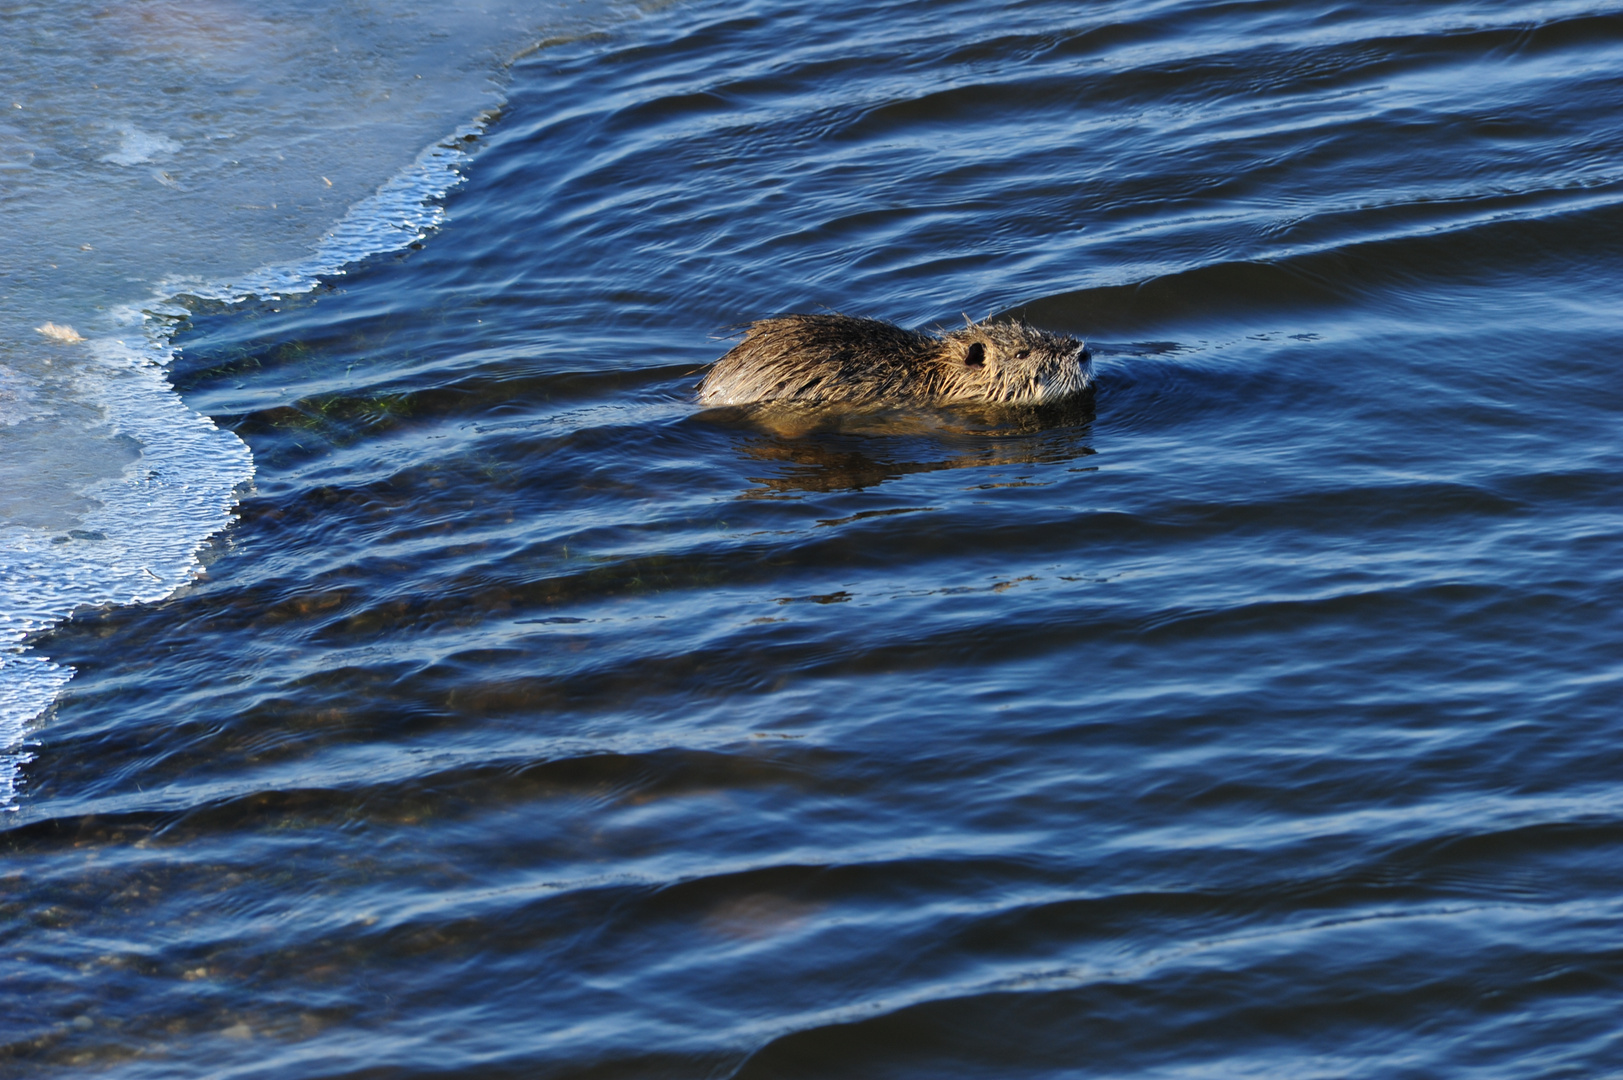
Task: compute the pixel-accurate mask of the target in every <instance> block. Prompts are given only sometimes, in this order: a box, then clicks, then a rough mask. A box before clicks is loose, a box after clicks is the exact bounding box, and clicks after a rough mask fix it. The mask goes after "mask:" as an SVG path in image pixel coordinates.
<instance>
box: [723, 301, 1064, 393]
mask: <svg viewBox="0 0 1623 1080" xmlns="http://www.w3.org/2000/svg"><path fill="white" fill-rule="evenodd" d="M1092 375H1093V372H1092V367H1091V364H1090V357H1089V355H1088V351H1087V348H1086V347H1085V346H1084V345H1083V344H1082V343H1081V342H1080V341H1077V340H1076V339H1075V338H1070V337H1064V336H1062V335H1060V334H1050V333H1048V332H1047V331H1044V330H1038V329H1036V328H1035V327H1032V326H1027V325H1026V324H1025V323H1023V322H1016V323H1007V322H999V323H994V322H990V321H986V322H978V323H971V324H969V325H968V326H965V327H964V328H962V329H960V330H953V331H950V332H948V333H944V334H941V335H939V336H937V335H932V334H924V333H920V332H918V331H916V330H904V329H902V328H901V327H899V326H896V325H894V324H892V323H888V322H882V321H880V320H879V319H855V318H852V317H851V316H849V315H782V316H779V317H777V318H774V319H762V320H760V321H759V322H756V323H752V324H751V325H750V328H749V330H748V331H747V332H746V333H745V335H744V340H743V341H741V342H739V343H738V345H737V346H735V347H734V348H733V349H732V351H731V352H729V353H728V354H727V355H726V356H723V357H722V358H721V359H720V360H718V361H716V366H715V367H713V368H711V369H710V374H708V375H706V376H705V377H704V381H703V382H702V383H700V384H699V402H700V404H703V405H744V404H748V403H750V402H757V401H785V402H798V403H802V404H807V405H815V404H820V403H828V402H851V403H855V404H910V405H918V404H928V403H937V404H940V403H948V402H999V403H1008V404H1015V405H1041V404H1046V403H1049V402H1055V401H1059V400H1061V399H1064V398H1068V397H1071V396H1073V395H1075V394H1079V393H1081V392H1082V391H1083V390H1085V389H1086V388H1087V385H1088V383H1089V381H1090V380H1091V379H1092Z"/></svg>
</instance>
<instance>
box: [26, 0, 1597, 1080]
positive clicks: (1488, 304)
mask: <svg viewBox="0 0 1623 1080" xmlns="http://www.w3.org/2000/svg"><path fill="white" fill-rule="evenodd" d="M1620 118H1623V7H1620V6H1618V5H1616V4H1605V3H1551V4H1536V5H1535V4H1526V3H1466V2H1458V3H1439V4H1430V5H1420V6H1416V5H1407V4H1382V3H1374V2H1358V3H1335V4H1332V3H1310V4H1302V3H1286V2H1283V0H1256V2H1244V3H1240V2H1234V3H1215V4H1213V3H1190V2H1187V0H1182V2H1166V3H1150V4H1145V3H1132V4H1128V3H1100V4H1093V5H1085V6H1084V5H1076V4H1071V3H1061V2H1049V0H1028V2H1005V3H992V4H988V3H968V2H962V3H960V2H956V0H946V2H943V0H931V2H929V3H924V2H909V0H881V2H876V3H867V4H855V3H827V4H820V5H811V6H803V5H795V4H788V3H782V2H779V0H746V2H742V3H740V2H737V0H733V2H729V3H713V2H710V0H690V2H682V3H676V4H672V5H666V6H661V7H657V8H653V9H650V10H647V11H645V12H644V13H642V15H641V16H640V17H637V18H634V19H629V20H626V21H623V22H619V23H612V24H611V23H605V28H604V30H603V31H602V32H601V33H594V34H586V35H581V36H575V37H570V38H567V39H563V40H558V41H553V42H548V43H546V44H545V47H542V48H539V49H537V50H536V51H534V52H532V53H530V54H528V55H527V56H526V57H525V58H523V59H522V60H520V61H519V62H518V63H517V65H516V66H515V69H514V71H513V73H512V84H511V88H510V92H509V99H508V103H507V105H506V107H505V110H504V112H503V113H502V115H501V116H500V118H499V119H498V120H497V121H496V122H495V123H494V124H493V125H492V126H491V127H490V128H489V129H488V130H487V131H486V133H485V134H484V135H483V136H481V137H480V139H479V140H478V141H479V144H480V146H481V147H482V149H479V150H478V151H477V153H476V154H475V155H474V156H473V157H472V158H471V161H470V163H469V165H468V166H467V177H468V179H467V182H466V184H465V185H464V186H463V187H461V188H460V189H458V190H457V191H456V192H455V193H453V194H452V195H451V196H450V198H449V202H448V204H447V207H446V210H447V220H446V224H445V225H444V226H443V228H441V229H440V230H439V231H438V232H437V233H436V234H435V235H433V236H432V237H430V238H429V239H428V240H427V241H426V242H425V243H424V244H422V245H421V247H420V249H418V250H407V251H404V252H402V253H400V254H398V255H390V256H386V257H380V258H378V259H375V260H373V261H372V262H370V263H368V264H366V265H364V266H360V267H356V268H353V269H352V272H351V273H350V274H349V275H347V276H346V277H345V278H343V279H338V280H335V281H333V282H331V283H330V284H329V285H327V286H325V287H323V288H321V289H318V290H316V291H315V292H312V293H308V294H304V295H300V296H285V297H284V296H278V297H265V298H258V299H255V300H250V301H248V302H245V303H242V304H236V305H223V304H220V303H218V302H212V301H202V300H196V301H193V302H192V303H191V309H192V315H191V319H190V321H189V323H188V325H187V326H186V328H185V329H183V331H182V332H181V335H180V337H179V339H178V340H179V342H180V344H181V345H182V347H183V351H182V355H181V358H180V359H179V360H178V361H177V363H176V365H175V367H174V369H173V371H172V372H171V376H172V378H173V380H174V382H175V384H176V386H177V388H178V389H179V390H180V392H181V393H182V395H183V396H184V398H185V400H186V401H187V403H188V404H190V405H191V406H192V407H193V408H195V409H197V410H199V411H201V412H202V413H204V414H206V415H208V416H210V417H213V418H214V419H215V420H216V421H217V422H218V423H220V424H221V425H222V426H225V427H228V428H229V429H231V430H232V431H234V432H236V434H237V435H238V436H240V437H241V438H242V439H244V440H245V441H246V442H247V444H248V445H249V446H250V448H251V449H252V451H253V454H254V458H255V461H256V466H257V469H258V474H257V479H256V483H255V487H254V489H253V490H252V491H251V492H250V493H249V494H248V495H247V497H246V498H245V499H244V501H243V502H242V504H241V506H240V509H239V512H238V517H239V520H238V523H237V524H236V525H235V526H234V527H233V528H231V529H230V530H228V531H227V532H225V533H223V534H221V535H219V536H218V537H217V538H216V540H215V541H214V544H213V547H212V549H211V551H210V552H209V560H208V561H209V565H208V571H207V574H206V576H205V577H204V578H203V579H201V580H200V581H199V582H197V583H196V584H195V585H194V586H192V587H190V588H189V589H187V590H184V591H183V592H182V593H180V594H178V595H176V596H174V597H173V598H171V599H169V600H167V601H165V602H162V603H158V604H152V605H147V606H142V607H120V608H109V609H106V610H96V611H88V612H82V613H81V614H80V615H79V616H78V617H76V618H75V619H74V620H72V621H71V622H70V623H68V624H66V625H64V626H63V627H61V628H60V629H58V630H56V631H55V632H54V633H52V634H51V635H49V637H48V638H47V639H45V640H44V641H43V642H42V643H41V647H42V648H48V650H49V651H50V653H51V655H52V656H54V657H58V658H60V659H61V660H62V661H63V662H65V663H71V664H72V665H73V666H74V667H75V668H76V669H77V670H78V672H79V674H78V676H77V678H76V679H75V681H74V682H73V683H72V684H70V686H69V688H68V690H67V691H66V693H65V694H64V696H63V697H62V698H61V700H60V701H59V703H58V705H57V706H56V707H55V709H54V710H53V711H52V712H51V713H50V714H49V715H48V716H47V717H46V718H45V721H44V722H43V723H42V725H41V726H40V727H39V729H38V730H37V732H36V740H37V744H38V745H37V747H36V748H35V752H36V754H37V760H36V761H35V762H33V763H32V764H31V765H29V766H28V770H27V779H26V782H27V786H26V788H25V791H24V795H23V800H22V806H21V809H20V811H19V812H18V813H16V814H14V815H11V816H10V817H8V818H7V819H6V820H5V821H4V822H3V823H0V824H3V826H4V830H3V832H0V844H3V850H4V852H5V854H4V863H3V867H4V869H3V872H4V873H5V875H6V877H5V879H4V880H5V882H6V887H5V892H4V896H5V900H4V908H3V918H4V920H5V921H4V923H3V927H4V934H5V937H4V941H5V948H4V949H3V950H0V1005H3V1009H0V1011H3V1013H4V1014H5V1015H6V1016H7V1017H8V1020H7V1021H6V1026H7V1027H9V1029H10V1031H11V1034H10V1035H9V1036H7V1041H6V1042H5V1043H4V1045H3V1047H0V1054H3V1055H5V1056H6V1057H8V1058H9V1063H10V1064H12V1065H15V1066H17V1067H18V1068H20V1069H21V1070H22V1071H23V1072H24V1073H25V1074H37V1075H58V1074H62V1075H67V1074H69V1073H73V1074H74V1075H84V1074H86V1073H88V1074H91V1075H106V1076H117V1077H191V1076H196V1077H203V1076H209V1077H219V1076H229V1077H261V1076H263V1077H277V1078H286V1077H384V1076H388V1077H430V1076H479V1077H583V1078H584V1077H621V1076H624V1077H633V1076H635V1077H650V1076H669V1077H719V1076H736V1077H750V1078H754V1077H790V1076H806V1077H813V1076H816V1077H930V1078H939V1077H954V1076H962V1077H989V1078H990V1077H997V1078H1010V1077H1092V1076H1099V1077H1107V1076H1108V1077H1121V1076H1143V1077H1214V1078H1215V1077H1224V1078H1228V1077H1264V1076H1268V1077H1289V1078H1292V1080H1302V1078H1309V1077H1382V1078H1387V1077H1417V1078H1418V1077H1479V1076H1480V1077H1490V1076H1491V1077H1504V1076H1516V1077H1557V1076H1563V1077H1564V1076H1600V1075H1605V1074H1608V1073H1610V1072H1614V1071H1618V1070H1620V1069H1623V1042H1620V1029H1619V1025H1618V1023H1617V1016H1618V1008H1619V1004H1620V996H1623V995H1620V991H1623V952H1620V949H1619V945H1618V942H1619V941H1620V940H1623V786H1620V784H1619V779H1620V777H1623V712H1620V708H1619V704H1618V703H1619V701H1620V700H1623V615H1620V611H1623V481H1620V480H1619V476H1620V474H1623V446H1620V440H1619V431H1620V423H1619V421H1620V418H1623V389H1620V386H1619V381H1618V379H1617V378H1616V374H1615V369H1616V362H1615V353H1616V347H1617V343H1618V341H1619V340H1620V339H1623V308H1620V307H1619V305H1618V303H1617V301H1616V297H1617V296H1618V295H1619V289H1620V287H1623V119H1620ZM823 309H830V310H836V311H843V312H847V313H849V314H855V315H870V316H877V317H882V318H888V319H892V320H895V321H897V322H900V323H903V324H905V325H909V326H931V325H953V324H957V323H960V322H961V321H962V319H963V318H964V317H965V315H967V316H969V317H970V318H982V317H985V316H987V315H991V314H998V315H1005V316H1006V315H1012V314H1019V315H1023V316H1024V317H1026V318H1028V319H1030V320H1031V321H1033V322H1035V323H1037V324H1039V325H1042V326H1045V327H1048V328H1050V329H1053V330H1057V331H1064V332H1067V333H1072V334H1076V335H1078V336H1082V337H1085V338H1087V339H1088V341H1089V342H1090V344H1091V347H1092V349H1093V351H1094V355H1095V366H1096V370H1097V387H1096V390H1095V392H1094V393H1093V394H1091V395H1090V396H1089V397H1088V398H1086V399H1085V400H1083V401H1080V402H1077V403H1074V405H1073V407H1071V408H1069V409H1067V410H1064V411H1063V412H1062V413H1061V414H1059V415H1044V416H1035V417H1026V418H1024V419H1020V418H1007V417H1006V418H1003V419H992V420H988V419H987V418H985V417H974V416H966V415H963V414H955V413H952V412H949V411H940V412H934V411H929V410H924V411H917V412H913V413H909V414H906V415H898V414H884V415H878V416H875V415H855V414H853V415H849V416H842V417H837V418H834V419H832V420H829V421H828V422H826V423H824V424H822V425H821V426H818V427H816V428H814V429H812V430H803V429H794V430H785V429H783V428H781V427H774V426H773V425H771V424H766V423H762V422H759V421H757V420H756V419H753V418H752V417H750V416H749V415H747V414H739V413H736V412H709V413H707V412H702V411H700V410H699V409H698V408H697V407H696V405H695V404H694V403H693V390H694V387H695V385H696V384H697V381H698V379H699V378H700V377H701V375H702V372H703V370H704V368H705V365H706V364H708V363H709V362H710V361H711V360H713V359H714V358H715V357H717V356H718V355H720V354H721V353H722V352H723V351H725V350H726V348H727V347H728V344H729V340H728V335H729V333H731V332H732V330H733V328H736V327H738V326H739V325H741V324H743V323H747V322H748V321H749V320H751V319H754V318H759V317H762V316H765V315H769V314H774V313H779V312H784V311H815V310H823Z"/></svg>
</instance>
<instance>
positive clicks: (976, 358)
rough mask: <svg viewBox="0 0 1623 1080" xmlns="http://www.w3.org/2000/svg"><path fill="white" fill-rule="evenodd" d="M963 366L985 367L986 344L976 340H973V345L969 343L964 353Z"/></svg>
mask: <svg viewBox="0 0 1623 1080" xmlns="http://www.w3.org/2000/svg"><path fill="white" fill-rule="evenodd" d="M964 366H965V367H985V366H986V346H985V345H982V344H981V343H980V342H978V341H977V342H975V343H974V344H973V345H971V346H970V347H969V351H968V352H966V353H964Z"/></svg>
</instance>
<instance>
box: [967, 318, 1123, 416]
mask: <svg viewBox="0 0 1623 1080" xmlns="http://www.w3.org/2000/svg"><path fill="white" fill-rule="evenodd" d="M936 364H937V365H938V368H937V374H936V378H937V379H938V380H939V382H938V383H937V386H938V387H939V390H938V392H939V395H940V396H941V397H942V398H943V399H946V400H948V401H993V402H1008V403H1010V404H1019V405H1044V404H1048V403H1050V402H1055V401H1061V400H1063V399H1065V398H1068V397H1072V396H1074V395H1076V394H1079V393H1081V392H1082V391H1083V390H1085V389H1086V388H1087V385H1088V382H1089V380H1090V379H1091V378H1092V374H1093V371H1092V363H1091V357H1090V356H1089V355H1088V350H1087V347H1086V346H1085V345H1083V344H1082V342H1080V341H1078V340H1076V339H1075V338H1072V337H1066V336H1064V335H1063V334H1050V333H1049V332H1048V331H1046V330H1038V329H1037V328H1036V327H1034V326H1028V325H1026V324H1025V323H1023V322H1012V323H1011V322H999V323H994V322H980V323H971V324H970V325H968V326H966V327H964V328H963V329H961V330H954V331H952V332H951V333H948V334H944V335H942V337H941V347H940V351H939V353H938V354H937V356H936Z"/></svg>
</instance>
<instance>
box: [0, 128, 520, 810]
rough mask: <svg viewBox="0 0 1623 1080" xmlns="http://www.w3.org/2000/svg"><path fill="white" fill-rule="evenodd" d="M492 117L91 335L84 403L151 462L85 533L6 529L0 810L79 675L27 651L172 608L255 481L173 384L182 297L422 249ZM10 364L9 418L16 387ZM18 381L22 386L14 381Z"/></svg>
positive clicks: (320, 273) (271, 289)
mask: <svg viewBox="0 0 1623 1080" xmlns="http://www.w3.org/2000/svg"><path fill="white" fill-rule="evenodd" d="M490 115H491V114H489V113H488V112H487V113H484V114H481V116H480V117H478V118H477V119H476V120H474V121H472V122H470V123H468V124H465V125H463V126H462V127H460V128H458V129H457V130H456V131H455V132H453V133H452V134H451V135H450V136H449V137H448V138H445V139H441V140H439V141H437V142H435V143H434V144H432V145H431V146H429V147H428V148H427V149H425V150H424V151H423V152H422V153H421V154H419V155H418V157H417V159H416V160H415V161H414V162H413V163H412V164H411V166H409V167H408V168H406V169H404V170H403V171H401V172H400V173H399V174H398V175H396V176H395V177H394V178H393V179H391V180H390V181H388V182H387V183H385V184H384V185H383V186H382V187H381V188H380V189H379V190H378V191H377V192H376V193H374V194H373V195H371V196H369V197H367V198H365V199H362V200H361V201H360V202H358V203H356V204H355V205H354V206H352V207H351V208H350V209H349V211H348V212H347V213H346V214H345V215H344V217H343V219H342V220H341V221H340V222H339V223H338V224H337V225H336V226H334V227H333V228H332V229H331V230H330V231H329V232H328V233H327V234H326V235H325V236H323V237H322V239H321V241H320V242H319V243H318V244H317V246H316V249H315V250H314V252H312V253H311V255H310V256H309V257H308V258H307V259H304V260H302V261H299V262H296V263H292V264H288V265H282V266H269V267H264V268H261V269H259V270H257V271H255V272H253V273H250V274H248V275H246V276H244V277H242V278H241V279H239V280H237V281H233V282H224V283H210V282H206V281H197V280H188V279H186V278H184V277H175V278H169V279H166V280H165V281H164V282H163V283H162V284H161V285H160V286H159V290H158V293H157V294H156V295H155V296H154V297H153V298H151V299H149V300H148V301H147V302H146V303H143V304H139V305H132V306H129V307H126V308H123V309H121V310H120V311H118V312H116V313H115V314H117V315H118V316H119V318H120V319H121V321H122V322H124V323H125V324H126V325H127V326H128V331H129V332H128V333H127V334H126V335H125V336H124V337H121V338H113V337H106V338H99V339H92V340H91V341H90V342H89V343H88V348H89V349H90V351H91V353H92V355H93V357H94V360H95V362H94V363H93V364H91V365H89V366H87V367H85V368H83V369H81V370H80V373H79V377H78V384H79V385H78V386H77V387H76V389H77V391H78V394H77V396H78V397H79V398H80V399H81V400H83V401H86V402H90V403H93V404H94V405H96V406H98V407H99V408H100V409H101V411H102V413H103V414H104V415H105V417H106V418H107V420H106V423H107V427H108V434H109V435H110V436H112V437H123V438H127V439H132V440H134V441H135V442H137V443H139V445H140V447H141V453H140V456H139V457H138V458H137V459H136V460H135V461H133V462H132V463H130V465H129V466H128V467H126V468H125V470H124V472H123V475H121V476H118V477H116V478H112V479H108V480H104V481H102V482H100V483H98V484H96V485H94V486H93V487H91V488H90V489H89V490H87V491H86V492H85V494H86V495H87V496H88V497H90V498H91V499H93V500H94V502H95V503H96V505H95V506H94V508H93V509H91V510H89V511H88V512H87V513H86V514H85V515H84V517H83V519H82V521H81V523H80V527H79V528H76V529H72V530H69V531H68V532H67V533H65V534H64V533H59V532H56V531H54V530H51V529H40V528H31V527H27V526H9V527H8V526H3V525H0V810H14V809H16V806H17V795H18V784H19V776H20V770H21V769H22V767H23V766H24V765H25V764H27V762H28V761H29V760H31V754H30V752H29V751H28V749H27V748H26V746H25V745H24V736H25V733H26V728H27V725H28V723H29V722H30V721H31V720H32V719H33V718H34V717H37V716H38V715H39V714H40V713H41V712H43V711H44V710H45V709H46V708H48V707H49V706H50V704H51V702H52V701H54V700H55V698H56V696H57V695H58V694H59V693H60V692H61V690H62V688H63V687H64V686H66V685H67V683H68V681H69V680H70V679H71V678H72V674H73V673H72V671H71V670H69V669H68V668H66V667H64V666H62V665H60V664H57V663H55V662H53V661H52V660H50V659H49V658H48V657H45V656H42V655H40V654H38V653H37V652H35V651H32V650H30V649H28V648H27V647H26V646H25V645H24V639H25V638H26V637H27V635H29V634H31V633H33V632H35V631H37V630H40V629H42V628H44V627H47V626H49V625H51V624H53V623H55V622H58V621H60V620H61V619H63V618H65V617H66V616H68V615H70V614H71V613H72V612H73V610H75V609H77V608H79V607H83V606H93V607H94V606H103V605H113V604H136V603H142V602H150V601H155V600H161V599H163V598H165V597H167V596H169V595H170V594H172V593H173V592H174V591H175V590H176V589H178V588H179V587H180V586H182V585H184V584H185V583H186V582H187V581H188V580H190V579H191V577H192V576H193V575H194V574H195V573H196V571H197V569H198V562H197V554H198V551H199V550H200V549H201V547H202V546H203V545H204V544H205V543H206V542H207V541H208V538H209V537H210V536H212V535H213V534H215V533H217V532H219V531H220V530H221V529H224V528H225V527H226V526H227V525H229V524H230V521H231V511H232V507H233V506H234V505H235V502H236V497H237V494H238V492H239V491H240V489H241V487H242V485H244V484H246V483H247V482H248V481H249V480H250V479H251V478H252V476H253V460H252V457H251V455H250V454H249V451H248V448H247V446H245V445H244V444H243V443H242V441H241V440H240V439H238V438H237V437H236V436H235V435H234V434H232V433H230V432H228V431H223V430H221V429H220V428H218V427H216V426H215V425H214V423H213V422H212V421H210V420H209V419H208V418H207V417H204V416H201V415H199V414H197V413H195V412H193V411H192V410H191V409H190V408H188V407H187V406H186V404H185V403H184V402H183V401H182V400H181V399H180V397H179V395H177V394H176V393H175V392H174V388H173V387H172V386H171V385H170V384H169V381H168V379H167V377H166V376H165V368H166V366H167V365H168V364H169V363H170V362H171V361H172V360H173V359H174V346H173V344H172V342H171V341H170V338H169V328H170V327H171V326H172V325H173V322H172V320H170V319H167V318H163V317H162V316H165V315H179V314H184V308H182V307H180V306H179V305H178V303H177V302H176V300H175V299H174V298H175V297H176V296H178V295H181V294H189V295H192V296H197V297H201V298H207V299H216V300H224V301H228V302H237V301H241V300H245V299H248V298H249V297H253V296H260V297H268V296H279V295H286V294H288V293H293V292H299V291H304V290H308V289H310V288H313V287H314V286H315V285H316V284H317V283H318V282H319V281H320V280H321V279H323V278H330V277H333V276H337V275H341V274H343V273H344V272H345V270H346V268H347V267H348V266H350V265H352V264H354V263H356V262H358V261H360V260H362V259H365V258H367V257H369V256H373V255H378V254H384V253H387V252H390V251H397V250H400V249H401V248H404V247H406V246H408V245H410V244H412V243H415V242H417V241H419V240H421V239H423V238H424V237H425V236H426V235H427V234H428V233H429V232H430V231H432V230H433V229H434V228H435V227H436V226H438V225H439V224H440V222H441V221H442V220H443V218H444V214H445V209H444V205H443V203H442V201H441V200H442V199H443V197H444V196H445V194H446V193H447V192H448V191H450V189H451V188H452V187H454V186H455V185H456V184H458V183H460V182H461V179H462V173H461V166H462V164H463V163H464V162H465V161H466V159H467V152H468V148H469V147H470V146H471V145H472V140H471V139H470V138H469V137H470V136H474V137H477V135H478V133H479V132H480V131H481V130H482V129H483V127H484V126H485V124H486V123H487V122H488V120H489V119H490ZM8 370H9V369H4V368H0V418H3V417H4V416H5V406H6V403H7V395H8V394H9V395H10V397H11V399H13V400H21V399H22V397H23V395H25V394H27V393H29V391H28V390H27V389H26V387H23V386H21V385H13V386H11V389H10V390H9V391H8V389H7V387H8V385H10V384H8V382H7V380H6V378H5V376H6V374H7V371H8ZM10 382H11V384H16V383H18V380H16V379H12V380H11V381H10Z"/></svg>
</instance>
